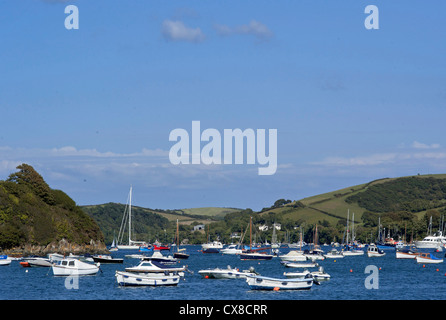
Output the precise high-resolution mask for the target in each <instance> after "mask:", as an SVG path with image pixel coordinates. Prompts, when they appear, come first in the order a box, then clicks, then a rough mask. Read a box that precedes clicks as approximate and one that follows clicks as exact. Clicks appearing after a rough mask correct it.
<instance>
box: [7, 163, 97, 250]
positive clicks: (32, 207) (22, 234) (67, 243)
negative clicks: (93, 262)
mask: <svg viewBox="0 0 446 320" xmlns="http://www.w3.org/2000/svg"><path fill="white" fill-rule="evenodd" d="M17 169H18V170H19V171H17V172H16V173H13V174H11V175H10V176H9V178H8V179H7V180H5V181H0V248H1V249H2V250H3V251H7V250H12V251H16V252H23V251H28V252H27V253H36V254H40V253H45V252H46V251H51V252H55V251H59V252H61V251H63V250H65V249H67V250H68V249H71V251H76V250H81V251H98V252H100V251H103V250H104V249H105V247H104V237H103V234H102V232H101V230H100V228H99V227H98V225H97V224H96V222H95V221H94V220H93V219H91V218H90V217H89V216H88V215H86V214H85V213H84V212H83V211H82V209H81V208H80V207H78V206H77V205H76V203H75V202H74V201H73V200H72V199H71V198H70V197H69V196H68V195H67V194H65V193H64V192H63V191H61V190H54V189H51V188H50V187H49V186H48V184H47V183H46V182H45V181H44V179H43V178H42V176H40V174H39V173H37V172H36V171H35V170H34V168H33V167H31V166H30V165H27V164H22V165H20V166H18V167H17ZM30 251H32V252H30Z"/></svg>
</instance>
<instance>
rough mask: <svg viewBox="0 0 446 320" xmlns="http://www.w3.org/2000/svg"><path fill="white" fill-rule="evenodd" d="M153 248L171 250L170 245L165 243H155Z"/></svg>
mask: <svg viewBox="0 0 446 320" xmlns="http://www.w3.org/2000/svg"><path fill="white" fill-rule="evenodd" d="M153 249H155V250H170V247H169V246H168V245H163V244H160V245H156V244H154V245H153Z"/></svg>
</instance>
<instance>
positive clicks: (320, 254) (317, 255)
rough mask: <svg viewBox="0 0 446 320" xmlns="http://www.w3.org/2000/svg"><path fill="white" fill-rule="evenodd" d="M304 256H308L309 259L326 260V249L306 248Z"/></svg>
mask: <svg viewBox="0 0 446 320" xmlns="http://www.w3.org/2000/svg"><path fill="white" fill-rule="evenodd" d="M304 256H306V257H307V259H308V260H324V259H325V256H324V251H323V250H321V249H317V248H315V249H313V250H310V251H308V250H305V251H304Z"/></svg>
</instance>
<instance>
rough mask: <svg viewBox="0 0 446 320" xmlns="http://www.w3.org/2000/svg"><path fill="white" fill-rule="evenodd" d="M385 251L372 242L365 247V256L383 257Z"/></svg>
mask: <svg viewBox="0 0 446 320" xmlns="http://www.w3.org/2000/svg"><path fill="white" fill-rule="evenodd" d="M385 255H386V253H385V252H384V251H383V250H381V249H379V248H378V247H377V246H376V245H375V244H374V243H371V244H369V247H368V248H367V256H368V257H369V258H373V257H383V256H385Z"/></svg>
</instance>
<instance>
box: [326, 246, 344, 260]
mask: <svg viewBox="0 0 446 320" xmlns="http://www.w3.org/2000/svg"><path fill="white" fill-rule="evenodd" d="M325 258H331V259H341V258H344V255H343V253H342V252H341V251H338V250H336V249H334V248H333V249H332V250H330V251H329V252H327V253H326V254H325Z"/></svg>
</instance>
